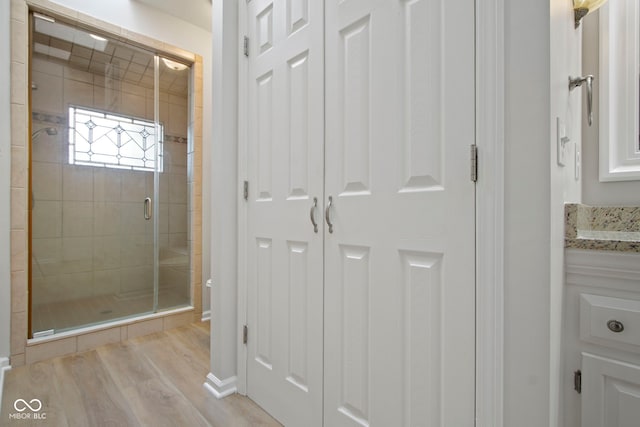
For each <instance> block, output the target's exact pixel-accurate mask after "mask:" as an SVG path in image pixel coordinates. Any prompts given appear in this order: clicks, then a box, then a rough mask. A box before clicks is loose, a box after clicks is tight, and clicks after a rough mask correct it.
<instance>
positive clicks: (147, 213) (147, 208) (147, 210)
mask: <svg viewBox="0 0 640 427" xmlns="http://www.w3.org/2000/svg"><path fill="white" fill-rule="evenodd" d="M152 215H153V207H152V206H151V197H147V198H146V199H144V219H146V220H147V221H148V220H150V219H151V216H152Z"/></svg>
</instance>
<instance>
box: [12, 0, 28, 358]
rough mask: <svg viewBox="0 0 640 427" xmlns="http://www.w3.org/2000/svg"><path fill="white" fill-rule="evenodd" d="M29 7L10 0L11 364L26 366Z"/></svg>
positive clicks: (23, 3) (20, 1)
mask: <svg viewBox="0 0 640 427" xmlns="http://www.w3.org/2000/svg"><path fill="white" fill-rule="evenodd" d="M27 13H28V11H27V6H26V4H25V2H24V1H23V0H11V122H12V123H13V125H12V126H11V364H12V365H13V366H20V365H23V364H24V363H25V345H26V342H27V327H28V320H27V319H28V313H27V310H28V299H27V298H28V294H27V292H26V291H27V288H28V277H27V271H28V268H27V253H28V246H27V239H28V233H27V226H28V224H27V206H28V205H27V193H28V173H29V170H28V162H27V145H26V141H27V134H28V111H29V108H28V97H27V54H28V49H27Z"/></svg>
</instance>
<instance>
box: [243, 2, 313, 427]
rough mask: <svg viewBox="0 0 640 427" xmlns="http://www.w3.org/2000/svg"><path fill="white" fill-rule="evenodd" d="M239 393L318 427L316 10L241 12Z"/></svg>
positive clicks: (302, 6) (285, 418) (287, 6)
mask: <svg viewBox="0 0 640 427" xmlns="http://www.w3.org/2000/svg"><path fill="white" fill-rule="evenodd" d="M247 7H248V12H249V14H248V15H249V17H248V28H249V34H248V37H249V58H248V59H247V61H248V74H249V82H248V97H249V102H248V106H249V113H248V119H247V123H248V144H247V148H248V159H247V161H248V175H247V179H248V181H249V200H248V202H247V203H248V215H247V219H248V226H247V233H248V235H247V239H248V241H247V286H248V289H247V290H248V299H247V310H248V313H247V325H248V342H247V353H248V356H247V357H248V360H247V393H248V395H249V397H250V398H251V399H253V400H255V401H256V402H257V403H258V404H259V405H260V406H262V407H263V408H264V409H266V410H267V411H268V412H269V413H271V414H272V415H273V416H274V417H275V418H277V419H278V420H279V421H280V422H282V423H283V424H285V425H292V426H295V425H300V426H320V425H322V375H323V373H322V370H323V366H322V355H323V353H322V340H323V324H322V321H323V320H322V316H323V312H322V298H323V289H322V286H323V281H322V280H323V267H322V257H323V253H322V249H323V240H322V226H323V224H322V221H321V219H322V212H321V209H322V206H319V207H318V208H317V209H316V212H314V217H315V220H316V222H317V223H318V225H319V229H318V232H315V231H314V227H313V225H312V223H311V219H310V209H311V207H312V206H313V204H314V198H317V199H318V200H319V204H320V205H321V203H322V200H323V196H324V195H323V166H324V165H323V158H324V153H323V150H324V106H323V99H324V86H323V68H324V65H323V9H322V2H316V1H309V0H287V1H264V0H262V1H260V0H252V1H251V2H250V3H248V6H247Z"/></svg>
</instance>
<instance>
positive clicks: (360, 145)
mask: <svg viewBox="0 0 640 427" xmlns="http://www.w3.org/2000/svg"><path fill="white" fill-rule="evenodd" d="M325 22H326V27H325V41H326V43H325V52H326V56H325V66H326V68H325V70H326V71H325V72H326V82H325V84H326V92H325V93H326V97H325V103H326V109H325V111H326V127H325V129H326V140H325V155H326V162H325V164H326V166H325V173H326V177H325V179H326V181H325V182H326V184H325V194H326V198H328V197H329V196H332V197H333V204H332V207H331V209H330V219H331V221H332V222H333V224H334V227H333V233H329V231H328V227H327V228H325V239H326V240H325V316H324V317H325V350H324V351H325V356H324V357H325V383H324V384H325V390H324V399H325V403H324V407H325V412H324V424H325V426H328V427H329V426H330V427H340V426H369V425H370V426H373V427H386V426H411V427H416V426H447V427H456V426H464V427H468V426H472V425H474V388H475V387H474V384H475V374H474V364H475V344H474V341H475V310H474V308H475V248H474V246H475V238H474V236H475V228H474V227H475V225H474V222H475V212H474V211H475V203H474V197H475V185H474V183H472V182H471V180H470V176H469V169H470V168H469V165H470V161H469V157H470V156H469V148H470V145H471V144H473V143H474V138H475V130H474V128H475V124H474V117H475V107H474V102H475V101H474V99H475V96H474V92H475V88H474V75H475V72H474V32H475V31H474V1H473V0H326V3H325Z"/></svg>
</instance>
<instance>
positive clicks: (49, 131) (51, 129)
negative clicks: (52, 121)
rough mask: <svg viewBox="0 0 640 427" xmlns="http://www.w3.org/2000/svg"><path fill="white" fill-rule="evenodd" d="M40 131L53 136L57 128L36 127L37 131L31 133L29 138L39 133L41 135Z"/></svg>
mask: <svg viewBox="0 0 640 427" xmlns="http://www.w3.org/2000/svg"><path fill="white" fill-rule="evenodd" d="M42 132H46V133H47V135H49V136H54V135H57V134H58V129H57V128H54V127H48V128H42V129H38V130H37V131H35V132H34V133H33V134H32V135H31V140H32V141H33V140H35V139H36V138H37V137H39V136H40V135H42Z"/></svg>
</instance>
